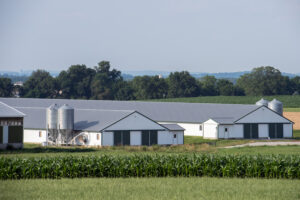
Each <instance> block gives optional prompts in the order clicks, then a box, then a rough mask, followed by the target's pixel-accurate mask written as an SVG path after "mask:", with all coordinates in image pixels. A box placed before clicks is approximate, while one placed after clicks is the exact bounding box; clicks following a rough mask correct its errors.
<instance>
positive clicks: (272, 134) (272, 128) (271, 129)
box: [269, 124, 276, 138]
mask: <svg viewBox="0 0 300 200" xmlns="http://www.w3.org/2000/svg"><path fill="white" fill-rule="evenodd" d="M269 137H270V138H276V131H275V124H269Z"/></svg>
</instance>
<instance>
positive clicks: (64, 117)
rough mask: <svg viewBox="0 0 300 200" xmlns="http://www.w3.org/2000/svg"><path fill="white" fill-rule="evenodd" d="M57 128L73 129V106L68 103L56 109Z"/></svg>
mask: <svg viewBox="0 0 300 200" xmlns="http://www.w3.org/2000/svg"><path fill="white" fill-rule="evenodd" d="M58 129H60V130H73V129H74V108H72V107H70V106H69V105H68V104H64V105H63V106H61V107H60V108H59V109H58Z"/></svg>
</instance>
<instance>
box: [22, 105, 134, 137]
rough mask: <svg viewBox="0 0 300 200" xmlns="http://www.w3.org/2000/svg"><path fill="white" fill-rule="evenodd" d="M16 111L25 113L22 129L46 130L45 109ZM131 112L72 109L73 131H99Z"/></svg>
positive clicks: (29, 108) (24, 108) (23, 108)
mask: <svg viewBox="0 0 300 200" xmlns="http://www.w3.org/2000/svg"><path fill="white" fill-rule="evenodd" d="M17 109H19V110H20V111H22V112H24V113H26V116H25V117H24V128H28V129H46V109H45V108H33V107H27V108H26V107H17ZM133 112H135V111H129V110H127V111H125V110H118V111H113V110H89V109H74V114H75V116H74V117H75V119H74V129H75V130H83V131H100V130H102V129H104V128H106V127H107V126H109V125H111V124H112V123H115V122H116V121H119V120H120V119H122V118H124V117H126V116H128V115H130V114H131V113H133Z"/></svg>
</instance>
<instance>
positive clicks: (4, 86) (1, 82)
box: [0, 78, 13, 97]
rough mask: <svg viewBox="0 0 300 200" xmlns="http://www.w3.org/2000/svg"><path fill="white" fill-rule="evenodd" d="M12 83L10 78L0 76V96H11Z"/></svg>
mask: <svg viewBox="0 0 300 200" xmlns="http://www.w3.org/2000/svg"><path fill="white" fill-rule="evenodd" d="M12 91H13V84H12V82H11V79H10V78H0V97H11V96H12Z"/></svg>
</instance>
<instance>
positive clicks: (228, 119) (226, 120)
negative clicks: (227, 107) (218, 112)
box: [211, 117, 235, 124]
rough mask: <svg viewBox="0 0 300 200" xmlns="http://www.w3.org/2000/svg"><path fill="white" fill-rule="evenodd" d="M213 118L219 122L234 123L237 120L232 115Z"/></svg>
mask: <svg viewBox="0 0 300 200" xmlns="http://www.w3.org/2000/svg"><path fill="white" fill-rule="evenodd" d="M211 119H212V120H214V121H215V122H217V123H219V124H233V122H234V121H235V120H234V119H233V118H232V117H214V118H211Z"/></svg>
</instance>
